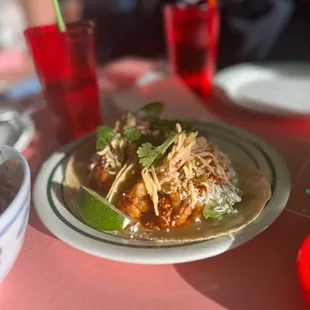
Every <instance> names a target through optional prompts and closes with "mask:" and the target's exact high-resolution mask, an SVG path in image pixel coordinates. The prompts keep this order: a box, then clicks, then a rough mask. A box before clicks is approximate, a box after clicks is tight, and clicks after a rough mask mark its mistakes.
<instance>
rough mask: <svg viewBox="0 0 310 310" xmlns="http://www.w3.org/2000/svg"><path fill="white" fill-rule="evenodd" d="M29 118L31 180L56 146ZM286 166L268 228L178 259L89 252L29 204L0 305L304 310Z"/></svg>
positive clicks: (0, 289)
mask: <svg viewBox="0 0 310 310" xmlns="http://www.w3.org/2000/svg"><path fill="white" fill-rule="evenodd" d="M35 121H36V125H37V134H36V137H35V139H34V141H33V143H32V144H31V146H30V147H29V148H28V149H27V150H26V152H25V155H26V157H27V158H28V160H29V163H30V166H31V169H32V174H33V178H35V175H36V172H37V171H38V169H39V167H40V165H41V163H42V162H43V161H44V159H46V158H47V156H48V155H49V154H50V153H51V152H52V151H54V150H55V148H56V147H57V146H58V142H57V140H56V139H55V137H54V134H53V131H52V129H51V128H50V126H49V117H48V113H47V111H46V110H43V111H41V112H39V113H37V114H36V115H35ZM287 154H288V153H287ZM289 167H290V169H291V170H294V166H291V165H289ZM292 172H293V176H292V178H293V179H294V180H296V182H297V183H298V184H297V185H296V186H297V187H299V188H300V189H301V190H300V192H299V191H297V192H296V194H295V196H294V195H293V196H292V197H293V198H292V199H293V200H292V199H291V200H290V203H289V206H288V209H287V210H286V211H284V212H283V213H282V215H281V216H280V217H279V219H278V220H277V221H276V222H275V223H274V224H273V225H272V226H271V227H270V228H268V229H267V230H266V231H264V232H263V233H262V234H261V235H259V236H258V237H256V238H255V239H253V240H252V241H250V242H248V243H247V244H245V245H243V246H241V247H239V248H237V249H234V250H232V251H230V252H228V253H225V254H223V255H220V256H218V257H214V258H211V259H207V260H202V261H199V262H193V263H187V264H180V265H166V266H143V265H129V264H123V263H117V262H112V261H107V260H104V259H99V258H96V257H93V256H90V255H88V254H85V253H83V252H80V251H78V250H76V249H74V248H72V247H70V246H68V245H67V244H65V243H63V242H62V241H60V240H58V239H56V238H55V237H53V236H52V235H51V234H50V233H49V232H48V231H47V230H46V229H45V228H44V227H43V225H42V224H41V222H40V221H39V219H38V218H37V216H36V214H35V212H34V210H33V209H32V212H31V217H30V222H29V226H28V231H27V236H26V240H25V244H24V246H23V249H22V251H21V254H20V256H19V258H18V260H17V262H16V264H15V266H14V268H13V269H12V271H11V273H10V274H9V276H8V277H7V279H6V280H5V281H4V283H3V284H2V285H1V286H0V296H1V297H0V309H7V310H43V309H44V310H62V309H67V310H79V309H81V310H82V309H83V310H85V309H92V310H97V309H98V310H99V309H100V310H102V309H128V310H130V309H132V310H134V309H162V310H165V309H179V310H182V309H184V310H185V309H189V308H190V307H194V308H195V309H208V310H217V309H232V310H249V309H251V310H261V309H272V310H273V309H281V310H297V309H298V310H302V309H306V308H305V305H304V301H303V298H302V296H301V292H300V288H299V285H298V281H297V276H296V267H295V265H296V256H297V252H298V248H299V246H300V244H301V242H302V240H303V239H304V238H305V237H306V235H307V234H308V233H309V230H310V218H309V217H308V216H307V215H300V213H299V212H297V211H296V212H294V203H295V202H297V201H298V204H301V205H304V206H305V207H306V204H307V203H308V202H309V199H308V201H307V200H306V199H307V197H305V195H304V196H303V194H302V193H301V191H302V188H303V186H304V184H301V183H300V184H299V182H302V181H300V179H298V180H297V173H296V174H295V172H294V171H292ZM294 180H293V181H294ZM308 180H309V179H308ZM308 206H309V205H308ZM292 210H293V211H292ZM296 210H297V209H296Z"/></svg>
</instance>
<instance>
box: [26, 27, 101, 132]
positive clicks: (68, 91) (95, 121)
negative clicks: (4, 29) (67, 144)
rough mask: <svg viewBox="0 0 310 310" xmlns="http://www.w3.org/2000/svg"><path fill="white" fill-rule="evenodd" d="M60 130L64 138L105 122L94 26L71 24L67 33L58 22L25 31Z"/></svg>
mask: <svg viewBox="0 0 310 310" xmlns="http://www.w3.org/2000/svg"><path fill="white" fill-rule="evenodd" d="M25 37H26V40H27V43H28V47H29V50H30V52H31V54H32V57H33V60H34V63H35V66H36V69H37V73H38V75H39V78H40V81H41V84H42V87H43V92H44V96H45V99H46V101H47V104H48V106H49V108H50V110H51V111H52V114H53V119H54V121H55V122H54V124H56V129H57V130H59V131H60V132H61V135H62V137H63V138H64V137H65V136H67V138H73V137H79V136H81V135H84V134H87V133H89V132H91V131H94V130H95V128H96V127H97V126H98V125H99V124H100V123H101V116H100V102H99V88H98V82H97V72H96V69H97V65H96V59H95V51H94V25H93V24H92V23H91V22H88V21H82V22H77V23H71V24H68V25H67V30H66V31H65V32H60V31H59V30H58V28H57V26H56V25H46V26H40V27H34V28H28V29H26V30H25Z"/></svg>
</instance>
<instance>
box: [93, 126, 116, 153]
mask: <svg viewBox="0 0 310 310" xmlns="http://www.w3.org/2000/svg"><path fill="white" fill-rule="evenodd" d="M96 132H97V143H96V148H97V151H102V150H103V149H104V148H105V147H106V146H107V145H108V144H109V143H110V142H111V141H112V139H113V138H114V137H115V133H114V130H113V129H112V128H111V127H107V126H99V127H97V131H96Z"/></svg>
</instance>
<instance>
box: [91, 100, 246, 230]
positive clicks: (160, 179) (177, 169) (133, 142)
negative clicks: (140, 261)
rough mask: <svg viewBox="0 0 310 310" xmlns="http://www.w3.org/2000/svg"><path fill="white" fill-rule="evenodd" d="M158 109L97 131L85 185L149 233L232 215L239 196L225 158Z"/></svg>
mask: <svg viewBox="0 0 310 310" xmlns="http://www.w3.org/2000/svg"><path fill="white" fill-rule="evenodd" d="M162 110H163V106H162V105H161V104H159V103H155V104H150V105H148V106H146V107H144V108H143V109H141V110H139V111H138V112H136V113H127V114H126V115H125V116H124V117H123V118H122V119H121V120H120V121H118V122H117V123H116V126H115V128H114V129H112V128H109V127H99V128H98V129H97V145H96V147H97V153H96V154H95V156H94V157H93V158H92V159H91V163H90V165H89V168H90V172H89V176H88V180H89V186H90V187H91V188H93V189H94V190H96V191H97V192H99V193H100V194H101V195H103V196H104V197H105V198H106V200H107V201H108V202H109V203H112V204H113V205H114V206H115V207H116V208H117V209H118V210H120V211H121V212H123V213H124V214H125V215H127V216H128V217H129V218H130V219H132V224H137V223H138V224H139V225H141V226H142V227H144V228H146V229H149V230H156V231H161V230H169V229H171V228H178V227H184V226H187V225H189V224H192V223H202V222H204V221H208V220H210V219H218V218H221V217H225V216H227V215H229V214H231V213H237V212H238V209H237V208H235V205H236V204H238V203H240V202H241V201H242V196H243V192H242V189H241V186H240V184H241V181H240V180H239V177H238V174H237V173H236V171H235V169H234V167H233V164H232V162H231V161H230V159H229V158H228V157H227V155H225V154H224V153H223V152H221V151H220V150H219V149H218V147H217V146H216V145H213V144H212V143H210V141H208V140H207V139H206V138H205V137H203V136H200V135H199V132H198V131H196V130H194V129H192V128H190V127H189V126H188V125H187V124H184V123H182V122H179V121H168V120H162V119H160V114H161V112H162Z"/></svg>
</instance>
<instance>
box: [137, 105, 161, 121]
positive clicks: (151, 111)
mask: <svg viewBox="0 0 310 310" xmlns="http://www.w3.org/2000/svg"><path fill="white" fill-rule="evenodd" d="M141 111H143V112H144V113H145V115H146V116H147V117H148V118H150V119H154V118H155V119H156V118H159V117H160V115H161V114H162V113H163V111H164V105H163V104H162V103H160V102H153V103H150V104H147V105H146V106H144V107H143V108H141Z"/></svg>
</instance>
